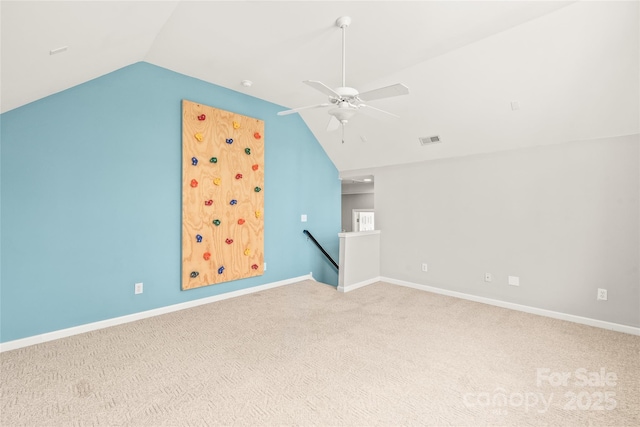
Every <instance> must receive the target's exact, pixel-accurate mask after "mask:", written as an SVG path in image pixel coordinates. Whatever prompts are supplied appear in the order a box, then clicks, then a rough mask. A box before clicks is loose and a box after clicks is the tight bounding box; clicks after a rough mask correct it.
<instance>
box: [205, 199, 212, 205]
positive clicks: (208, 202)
mask: <svg viewBox="0 0 640 427" xmlns="http://www.w3.org/2000/svg"><path fill="white" fill-rule="evenodd" d="M212 204H213V200H205V202H204V205H205V206H211V205H212Z"/></svg>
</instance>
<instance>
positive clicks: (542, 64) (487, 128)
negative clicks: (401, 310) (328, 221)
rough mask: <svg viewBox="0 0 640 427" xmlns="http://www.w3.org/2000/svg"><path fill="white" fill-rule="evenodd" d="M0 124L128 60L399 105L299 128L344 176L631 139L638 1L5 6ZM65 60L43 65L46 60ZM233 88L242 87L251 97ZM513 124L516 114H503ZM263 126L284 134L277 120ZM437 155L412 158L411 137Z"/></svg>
mask: <svg viewBox="0 0 640 427" xmlns="http://www.w3.org/2000/svg"><path fill="white" fill-rule="evenodd" d="M0 8H1V9H0V13H1V37H2V39H1V51H0V53H1V60H2V63H1V74H0V82H1V90H0V94H1V97H0V103H1V108H2V112H5V111H8V110H11V109H14V108H16V107H19V106H21V105H24V104H26V103H29V102H32V101H35V100H37V99H40V98H42V97H45V96H48V95H50V94H53V93H56V92H59V91H61V90H64V89H67V88H69V87H72V86H75V85H77V84H79V83H82V82H85V81H88V80H90V79H93V78H96V77H99V76H101V75H104V74H106V73H109V72H111V71H114V70H116V69H119V68H121V67H124V66H127V65H129V64H132V63H135V62H138V61H147V62H149V63H152V64H155V65H158V66H161V67H165V68H168V69H170V70H174V71H177V72H179V73H183V74H186V75H189V76H192V77H196V78H199V79H202V80H205V81H208V82H211V83H215V84H217V85H221V86H224V87H228V88H230V89H233V90H237V91H239V92H243V93H246V94H249V95H252V96H255V97H258V98H261V99H264V100H267V101H270V102H273V103H276V104H279V105H282V106H283V108H285V107H286V108H293V107H299V106H305V105H312V104H318V103H321V102H325V101H326V98H325V97H324V95H322V94H321V93H319V92H316V91H315V90H314V89H312V88H310V87H308V86H306V85H304V84H303V83H302V81H303V80H321V81H323V82H324V83H326V84H327V85H329V86H332V87H335V86H339V85H340V79H341V43H342V42H341V31H340V29H339V28H337V27H335V26H334V22H335V20H336V18H338V17H339V16H342V15H348V16H351V18H352V19H353V22H352V24H351V26H350V27H349V28H348V30H347V85H348V86H352V87H355V88H357V89H358V90H359V91H360V92H364V91H367V90H370V89H373V88H376V87H378V86H383V85H388V84H392V83H397V82H402V83H404V84H406V85H407V86H408V87H409V88H410V94H409V95H407V96H401V97H397V98H391V99H383V100H378V101H372V102H370V104H371V105H372V106H375V107H377V108H381V109H384V110H387V111H390V112H393V113H396V114H398V115H400V116H401V118H400V119H399V120H381V121H378V120H375V119H372V118H371V117H368V116H364V115H358V116H356V117H355V118H353V119H352V120H351V121H350V122H349V124H348V125H347V128H346V134H345V142H344V144H343V143H341V136H340V132H339V131H338V132H333V133H327V132H326V131H325V127H326V124H327V122H328V119H329V116H328V115H327V113H326V111H325V110H322V109H320V110H309V111H305V112H303V113H301V116H302V117H303V119H304V120H305V122H306V123H307V125H308V126H309V128H310V129H311V131H312V132H313V133H314V135H315V136H316V138H317V139H318V140H319V142H320V143H321V144H322V146H323V147H324V149H325V151H326V152H327V154H328V155H329V156H330V158H331V159H332V160H333V162H334V163H335V165H336V167H337V168H338V169H339V170H340V171H341V172H342V173H343V175H349V173H351V171H353V172H352V173H356V172H358V171H355V170H360V171H359V172H358V173H359V174H360V175H362V170H366V169H367V168H372V167H376V166H383V165H391V164H402V163H408V162H415V161H420V160H427V159H436V158H444V157H453V156H464V155H469V154H475V153H485V152H491V151H496V150H505V149H512V148H518V147H525V146H531V145H538V144H551V143H557V142H564V141H570V140H584V139H592V138H598V137H605V136H613V135H623V134H631V133H637V132H638V116H639V112H638V111H639V110H638V99H639V85H638V80H639V75H640V68H639V65H638V64H639V45H638V38H639V37H638V22H639V19H638V2H637V1H626V2H607V1H601V2H588V1H581V2H559V1H467V2H460V1H413V2H401V1H386V2H380V1H376V2H371V1H355V2H344V1H340V2H337V1H336V2H327V1H314V2H311V1H309V2H303V1H298V2H274V1H226V2H220V1H215V2H214V1H127V2H122V1H76V2H60V1H41V2H32V1H4V0H3V1H1V2H0ZM62 46H68V50H67V51H66V52H63V53H59V54H56V55H50V54H49V52H50V50H52V49H56V48H59V47H62ZM242 79H249V80H252V81H253V82H254V85H253V86H252V87H251V88H245V87H243V86H241V85H240V81H241V80H242ZM512 101H517V102H518V103H519V106H520V109H518V110H516V111H513V110H512V109H511V102H512ZM267 120H292V118H291V117H287V116H283V117H279V116H274V117H273V118H267ZM430 135H439V136H440V138H441V139H442V141H443V142H442V143H439V144H435V145H432V146H421V145H420V144H419V143H418V137H421V136H430Z"/></svg>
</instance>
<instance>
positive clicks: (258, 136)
mask: <svg viewBox="0 0 640 427" xmlns="http://www.w3.org/2000/svg"><path fill="white" fill-rule="evenodd" d="M253 137H254V138H255V139H260V138H262V135H260V132H256V133H254V134H253Z"/></svg>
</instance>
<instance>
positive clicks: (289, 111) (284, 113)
mask: <svg viewBox="0 0 640 427" xmlns="http://www.w3.org/2000/svg"><path fill="white" fill-rule="evenodd" d="M329 105H331V104H329V103H328V102H325V103H324V104H318V105H308V106H306V107H298V108H292V109H291V110H284V111H278V113H277V114H278V116H286V115H287V114H293V113H297V112H298V111H301V110H310V109H312V108H322V107H328V106H329Z"/></svg>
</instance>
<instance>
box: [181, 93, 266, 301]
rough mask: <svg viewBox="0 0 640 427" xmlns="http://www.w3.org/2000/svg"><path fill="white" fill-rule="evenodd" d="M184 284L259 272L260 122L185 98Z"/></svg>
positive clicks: (195, 284) (261, 204)
mask: <svg viewBox="0 0 640 427" xmlns="http://www.w3.org/2000/svg"><path fill="white" fill-rule="evenodd" d="M182 181H183V182H182V289H183V290H186V289H194V288H199V287H202V286H208V285H213V284H216V283H222V282H228V281H231V280H238V279H243V278H246V277H252V276H260V275H262V274H263V272H264V271H263V266H264V212H263V210H264V122H263V121H261V120H258V119H255V118H251V117H247V116H242V115H239V114H235V113H232V112H229V111H224V110H220V109H217V108H213V107H209V106H206V105H202V104H197V103H195V102H191V101H187V100H183V101H182Z"/></svg>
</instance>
